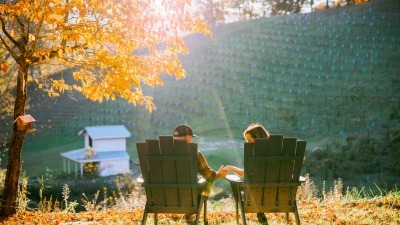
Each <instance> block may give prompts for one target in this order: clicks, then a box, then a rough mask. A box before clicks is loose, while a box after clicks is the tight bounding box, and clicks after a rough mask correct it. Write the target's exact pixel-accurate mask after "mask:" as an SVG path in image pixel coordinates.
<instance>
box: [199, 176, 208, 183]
mask: <svg viewBox="0 0 400 225" xmlns="http://www.w3.org/2000/svg"><path fill="white" fill-rule="evenodd" d="M204 182H206V180H205V179H204V178H202V177H200V178H199V180H198V181H197V183H198V184H203V183H204Z"/></svg>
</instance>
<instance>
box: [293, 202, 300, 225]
mask: <svg viewBox="0 0 400 225" xmlns="http://www.w3.org/2000/svg"><path fill="white" fill-rule="evenodd" d="M294 216H295V218H296V224H297V225H300V216H299V211H298V210H297V203H295V204H294Z"/></svg>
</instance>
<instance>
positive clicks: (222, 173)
mask: <svg viewBox="0 0 400 225" xmlns="http://www.w3.org/2000/svg"><path fill="white" fill-rule="evenodd" d="M226 174H228V171H227V170H226V169H225V167H224V165H222V166H220V167H219V169H218V171H217V175H216V176H215V179H218V178H225V177H226Z"/></svg>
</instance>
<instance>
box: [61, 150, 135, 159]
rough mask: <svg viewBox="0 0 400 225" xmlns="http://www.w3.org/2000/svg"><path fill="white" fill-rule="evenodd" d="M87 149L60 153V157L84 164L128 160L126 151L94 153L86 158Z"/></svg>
mask: <svg viewBox="0 0 400 225" xmlns="http://www.w3.org/2000/svg"><path fill="white" fill-rule="evenodd" d="M86 151H87V149H84V148H81V149H77V150H72V151H69V152H62V153H61V154H60V155H61V156H62V157H64V158H67V159H69V160H72V161H75V162H80V163H85V162H103V161H109V160H129V154H128V153H127V152H126V151H109V152H96V154H95V155H93V156H90V157H88V156H86V154H85V152H86Z"/></svg>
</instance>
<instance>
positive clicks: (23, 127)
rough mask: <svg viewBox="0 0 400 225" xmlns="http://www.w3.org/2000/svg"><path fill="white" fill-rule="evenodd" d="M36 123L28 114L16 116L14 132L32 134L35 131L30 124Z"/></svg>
mask: <svg viewBox="0 0 400 225" xmlns="http://www.w3.org/2000/svg"><path fill="white" fill-rule="evenodd" d="M34 122H36V120H35V118H33V117H32V116H31V115H30V114H27V115H23V116H18V118H17V119H15V120H14V125H15V126H16V128H17V129H16V131H18V132H27V133H30V132H33V131H35V130H36V129H33V128H32V124H33V123H34Z"/></svg>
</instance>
